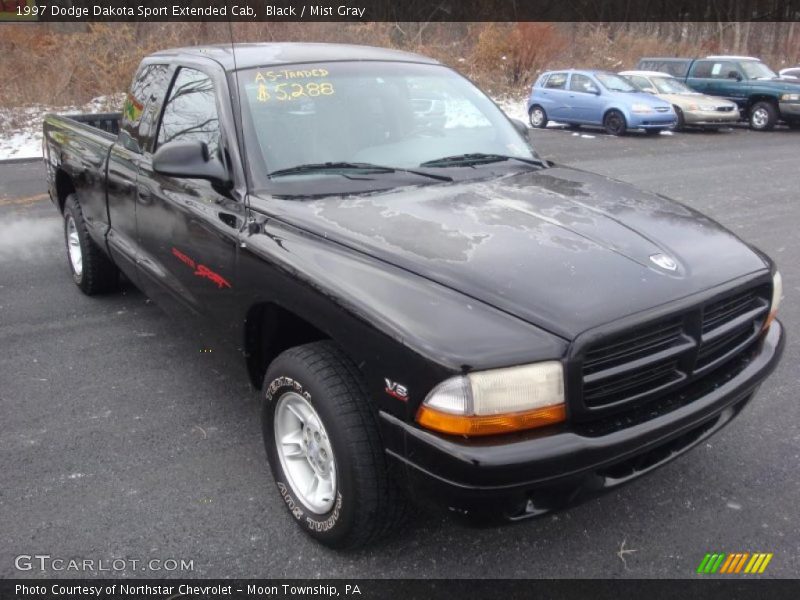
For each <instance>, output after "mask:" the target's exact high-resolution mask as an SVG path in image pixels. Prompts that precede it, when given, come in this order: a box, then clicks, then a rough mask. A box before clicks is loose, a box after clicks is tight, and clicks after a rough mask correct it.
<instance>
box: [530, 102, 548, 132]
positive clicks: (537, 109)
mask: <svg viewBox="0 0 800 600" xmlns="http://www.w3.org/2000/svg"><path fill="white" fill-rule="evenodd" d="M528 118H529V119H530V122H531V127H536V128H537V129H544V128H545V127H547V113H546V112H544V109H543V108H542V107H541V106H539V105H534V106H531V109H530V110H529V111H528Z"/></svg>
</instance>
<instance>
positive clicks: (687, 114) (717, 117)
mask: <svg viewBox="0 0 800 600" xmlns="http://www.w3.org/2000/svg"><path fill="white" fill-rule="evenodd" d="M740 118H741V116H740V115H739V110H738V109H736V110H732V111H729V112H723V111H716V110H691V111H689V110H687V111H684V112H683V120H684V122H685V123H686V124H687V125H726V124H728V125H730V124H733V123H736V122H737V121H739V119H740Z"/></svg>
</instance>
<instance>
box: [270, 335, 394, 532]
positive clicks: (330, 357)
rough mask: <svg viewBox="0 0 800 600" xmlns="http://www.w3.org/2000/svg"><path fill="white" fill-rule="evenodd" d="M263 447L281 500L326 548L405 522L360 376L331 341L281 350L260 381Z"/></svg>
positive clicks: (374, 413)
mask: <svg viewBox="0 0 800 600" xmlns="http://www.w3.org/2000/svg"><path fill="white" fill-rule="evenodd" d="M261 417H262V418H261V423H262V432H263V436H264V445H265V448H266V451H267V457H268V460H269V464H270V468H271V470H272V475H273V477H274V479H275V484H276V485H277V488H278V492H279V493H280V496H281V502H282V503H283V504H284V505H285V506H286V508H287V510H288V511H289V514H290V515H291V516H292V517H293V519H294V521H295V522H296V523H297V525H298V526H299V527H300V528H301V529H302V530H303V531H305V532H306V533H307V534H308V535H310V536H311V537H313V538H315V539H316V540H318V541H319V542H321V543H322V544H324V545H326V546H329V547H331V548H354V547H359V546H363V545H366V544H368V543H370V542H372V541H374V540H376V539H378V538H380V537H383V536H385V535H386V534H388V533H389V532H391V531H393V530H394V529H395V528H397V527H398V526H399V524H400V523H401V522H402V521H403V519H404V516H405V513H406V510H405V508H406V501H405V498H404V495H403V493H402V491H401V489H400V486H399V485H398V482H397V480H396V477H397V476H396V475H395V474H393V473H390V471H389V469H388V467H387V462H386V454H385V452H384V448H383V444H382V443H381V440H380V437H379V434H378V419H377V413H376V411H375V409H374V408H373V407H372V405H371V402H370V400H369V398H368V396H367V392H366V389H365V387H364V384H363V382H362V378H361V375H360V373H359V371H358V369H357V367H356V366H355V364H353V363H352V361H350V359H349V358H348V357H347V356H346V355H345V354H344V353H343V352H342V351H341V350H340V349H339V348H338V347H337V346H336V345H335V344H334V343H332V342H330V341H322V342H314V343H311V344H306V345H303V346H298V347H295V348H291V349H289V350H286V351H285V352H283V353H282V354H281V355H279V356H278V357H277V358H276V359H275V360H274V361H273V362H272V364H271V365H270V366H269V368H268V369H267V374H266V377H265V378H264V388H263V405H262V413H261Z"/></svg>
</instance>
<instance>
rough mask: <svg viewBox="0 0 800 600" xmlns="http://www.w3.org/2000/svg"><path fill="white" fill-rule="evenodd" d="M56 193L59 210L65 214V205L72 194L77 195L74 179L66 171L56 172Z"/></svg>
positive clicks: (59, 170)
mask: <svg viewBox="0 0 800 600" xmlns="http://www.w3.org/2000/svg"><path fill="white" fill-rule="evenodd" d="M55 192H56V200H57V202H58V210H60V211H61V213H62V214H63V213H64V204H65V203H66V201H67V198H68V197H69V195H70V194H74V193H75V185H74V184H73V183H72V177H70V175H69V173H67V172H66V171H65V170H64V169H58V170H57V171H56V178H55Z"/></svg>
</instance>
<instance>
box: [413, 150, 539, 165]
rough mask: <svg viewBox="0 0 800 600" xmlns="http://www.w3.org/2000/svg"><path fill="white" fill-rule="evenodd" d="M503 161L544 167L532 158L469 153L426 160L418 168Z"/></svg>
mask: <svg viewBox="0 0 800 600" xmlns="http://www.w3.org/2000/svg"><path fill="white" fill-rule="evenodd" d="M505 160H517V161H519V162H523V163H525V164H528V165H537V166H539V167H544V166H546V165H545V164H544V162H542V161H541V160H537V159H532V158H520V157H519V156H510V155H507V154H484V153H482V152H471V153H469V154H456V155H454V156H444V157H442V158H436V159H434V160H428V161H425V162H424V163H422V164H420V167H468V166H471V165H480V164H489V163H496V162H502V161H505Z"/></svg>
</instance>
